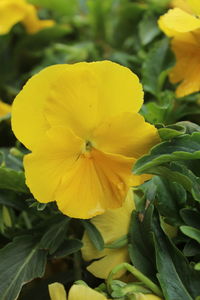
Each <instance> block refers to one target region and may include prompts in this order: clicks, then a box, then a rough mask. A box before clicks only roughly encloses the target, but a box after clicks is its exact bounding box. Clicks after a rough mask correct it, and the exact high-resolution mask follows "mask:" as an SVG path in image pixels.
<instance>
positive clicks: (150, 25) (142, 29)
mask: <svg viewBox="0 0 200 300" xmlns="http://www.w3.org/2000/svg"><path fill="white" fill-rule="evenodd" d="M159 33H160V30H159V28H158V25H157V19H156V17H155V16H153V15H152V14H151V13H149V12H147V13H146V14H144V16H143V18H142V20H141V21H140V23H139V36H140V40H141V42H142V45H144V46H145V45H147V44H149V43H150V42H151V41H152V40H153V39H154V38H155V37H156V36H157V35H158V34H159Z"/></svg>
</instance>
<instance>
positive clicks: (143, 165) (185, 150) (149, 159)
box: [134, 132, 200, 174]
mask: <svg viewBox="0 0 200 300" xmlns="http://www.w3.org/2000/svg"><path fill="white" fill-rule="evenodd" d="M199 149H200V133H199V132H194V133H193V134H192V135H183V136H179V137H177V138H176V139H173V140H171V141H168V142H163V143H161V144H159V145H157V146H155V147H153V148H152V150H151V153H150V154H148V155H145V156H143V157H142V158H140V159H139V160H138V161H137V162H136V164H135V166H134V173H136V174H142V173H146V172H148V169H150V168H152V167H155V166H158V165H161V164H163V163H166V162H170V161H178V160H190V159H199V158H200V150H199Z"/></svg>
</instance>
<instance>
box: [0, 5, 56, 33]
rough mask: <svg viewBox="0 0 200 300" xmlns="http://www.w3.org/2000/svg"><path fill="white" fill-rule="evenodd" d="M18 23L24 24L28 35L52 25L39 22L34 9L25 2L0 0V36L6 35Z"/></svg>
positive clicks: (46, 22)
mask: <svg viewBox="0 0 200 300" xmlns="http://www.w3.org/2000/svg"><path fill="white" fill-rule="evenodd" d="M18 22H22V23H23V24H24V26H25V28H26V30H27V32H28V33H36V32H37V31H39V30H41V29H42V28H45V27H49V26H52V25H53V24H54V21H52V20H39V19H38V17H37V10H36V8H35V7H34V6H33V5H31V4H29V3H27V2H26V1H25V0H0V34H7V33H8V32H9V31H10V30H11V28H12V27H13V26H14V25H15V24H17V23H18Z"/></svg>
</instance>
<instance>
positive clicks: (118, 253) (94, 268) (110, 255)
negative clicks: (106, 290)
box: [87, 247, 130, 279]
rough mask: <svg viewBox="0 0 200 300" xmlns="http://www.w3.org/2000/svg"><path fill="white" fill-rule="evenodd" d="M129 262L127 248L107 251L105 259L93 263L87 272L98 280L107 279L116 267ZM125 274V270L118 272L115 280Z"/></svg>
mask: <svg viewBox="0 0 200 300" xmlns="http://www.w3.org/2000/svg"><path fill="white" fill-rule="evenodd" d="M129 261H130V259H129V255H128V250H127V247H123V248H120V249H115V250H107V251H106V255H105V256H104V257H103V258H101V259H99V260H97V261H94V262H92V263H91V264H90V265H89V266H88V267H87V270H88V271H89V272H90V273H92V274H93V275H94V276H96V277H98V278H102V279H106V278H107V277H108V275H109V273H110V272H111V271H112V269H113V268H114V267H116V266H117V265H119V264H122V263H124V262H129ZM125 272H126V271H125V270H122V271H120V272H118V273H117V274H116V276H115V277H114V278H120V277H121V276H122V275H124V274H125Z"/></svg>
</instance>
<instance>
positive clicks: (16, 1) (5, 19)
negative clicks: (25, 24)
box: [0, 0, 26, 34]
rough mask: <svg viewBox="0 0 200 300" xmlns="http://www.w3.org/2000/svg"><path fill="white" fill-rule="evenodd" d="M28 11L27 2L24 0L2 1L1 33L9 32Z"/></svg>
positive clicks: (0, 3)
mask: <svg viewBox="0 0 200 300" xmlns="http://www.w3.org/2000/svg"><path fill="white" fill-rule="evenodd" d="M25 13H26V3H25V1H23V0H9V1H7V0H1V1H0V34H6V33H8V32H9V31H10V30H11V28H12V27H13V26H14V25H15V24H17V23H18V22H20V21H21V20H22V19H23V18H24V15H25Z"/></svg>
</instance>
